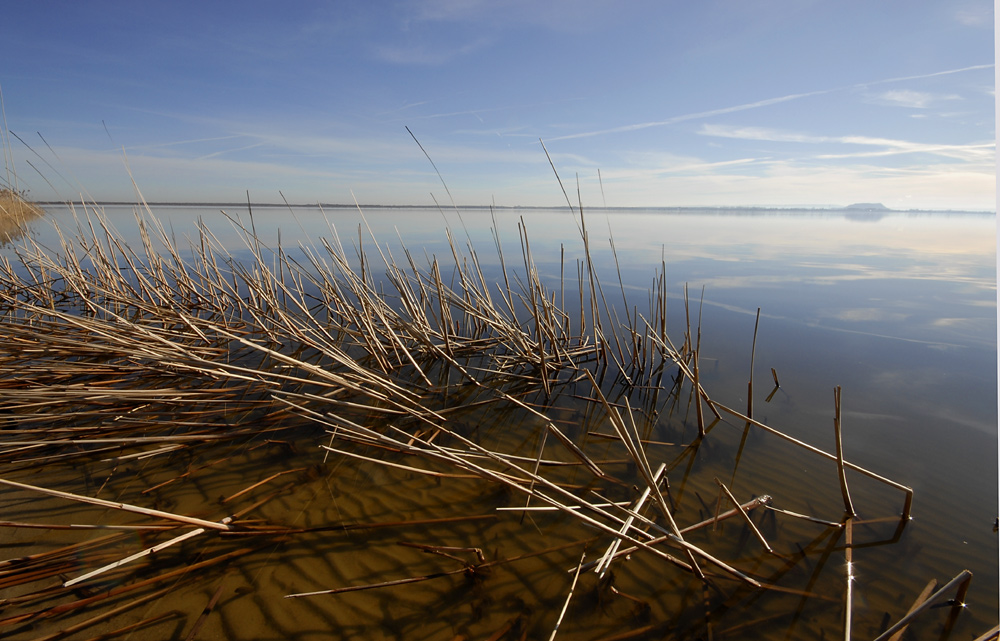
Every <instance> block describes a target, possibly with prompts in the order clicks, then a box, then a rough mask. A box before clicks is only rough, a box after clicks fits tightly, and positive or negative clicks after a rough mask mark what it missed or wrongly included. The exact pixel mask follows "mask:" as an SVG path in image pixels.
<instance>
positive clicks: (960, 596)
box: [875, 570, 972, 641]
mask: <svg viewBox="0 0 1000 641" xmlns="http://www.w3.org/2000/svg"><path fill="white" fill-rule="evenodd" d="M971 581H972V572H970V571H968V570H962V571H961V572H959V573H958V575H957V576H955V578H953V579H952V580H951V581H948V582H947V583H945V584H944V585H943V586H942V587H941V588H940V589H938V590H937V591H936V592H935V593H934V594H932V595H930V596H929V597H927V599H926V600H925V601H924V602H923V603H921V604H920V605H918V606H917V607H916V608H911V609H910V611H909V612H908V613H907V614H906V616H904V617H903V618H902V619H900V620H899V621H897V622H896V623H895V624H893V625H892V626H890V627H889V629H887V630H886V631H885V632H883V633H882V634H880V635H879V636H877V637H876V638H875V641H887V639H889V638H890V637H892V636H893V635H894V634H896V633H897V632H898V631H900V630H902V629H903V628H905V627H906V626H907V625H909V623H910V621H912V620H913V619H915V618H916V617H917V616H918V615H920V614H921V613H922V612H924V611H925V610H927V609H928V608H930V607H931V606H932V605H934V603H935V602H936V601H938V600H939V599H940V598H941V597H943V596H945V595H946V594H948V593H949V592H950V591H951V590H952V589H954V588H955V587H956V586H957V587H958V593H957V594H956V596H955V599H954V605H953V607H956V608H958V607H965V602H964V599H965V593H966V591H967V590H968V589H969V583H970V582H971Z"/></svg>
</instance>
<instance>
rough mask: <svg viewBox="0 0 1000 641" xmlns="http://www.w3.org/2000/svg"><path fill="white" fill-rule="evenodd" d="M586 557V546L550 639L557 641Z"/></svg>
mask: <svg viewBox="0 0 1000 641" xmlns="http://www.w3.org/2000/svg"><path fill="white" fill-rule="evenodd" d="M586 558H587V550H586V548H584V550H583V554H581V555H580V562H579V563H577V564H576V574H574V575H573V582H572V583H571V584H570V586H569V593H567V594H566V600H565V601H564V602H563V607H562V610H560V611H559V617H558V618H557V619H556V625H555V627H553V628H552V634H550V635H549V641H555V638H556V633H557V632H559V626H560V625H562V621H563V617H565V616H566V610H568V609H569V602H570V599H572V598H573V592H574V591H575V590H576V582H577V580H578V579H579V578H580V568H582V567H583V562H584V560H585V559H586Z"/></svg>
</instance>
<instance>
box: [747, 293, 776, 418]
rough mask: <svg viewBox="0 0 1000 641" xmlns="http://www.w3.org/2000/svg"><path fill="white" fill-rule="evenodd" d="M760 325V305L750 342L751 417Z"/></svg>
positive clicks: (749, 412)
mask: <svg viewBox="0 0 1000 641" xmlns="http://www.w3.org/2000/svg"><path fill="white" fill-rule="evenodd" d="M758 326H760V307H758V308H757V319H756V320H755V321H754V323H753V342H752V343H750V380H749V381H748V382H747V416H749V417H750V418H753V363H754V358H755V357H756V355H757V328H758ZM772 371H773V370H772ZM747 427H750V426H749V425H747Z"/></svg>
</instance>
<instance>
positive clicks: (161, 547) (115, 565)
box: [63, 528, 205, 588]
mask: <svg viewBox="0 0 1000 641" xmlns="http://www.w3.org/2000/svg"><path fill="white" fill-rule="evenodd" d="M204 531H205V529H204V528H197V529H194V530H191V531H190V532H185V533H184V534H181V535H180V536H175V537H174V538H172V539H170V540H167V541H164V542H163V543H160V544H158V545H154V546H153V547H151V548H146V549H145V550H143V551H142V552H137V553H136V554H132V555H130V556H127V557H125V558H124V559H121V560H119V561H115V562H114V563H109V564H108V565H105V566H103V567H100V568H97V569H96V570H93V571H92V572H87V573H86V574H83V575H81V576H78V577H76V578H75V579H70V580H68V581H64V582H63V587H64V588H68V587H71V586H74V585H76V584H77V583H82V582H84V581H86V580H87V579H92V578H93V577H95V576H98V575H100V574H104V573H105V572H107V571H108V570H114V569H115V568H118V567H121V566H123V565H125V564H126V563H131V562H132V561H135V560H137V559H141V558H143V557H145V556H149V555H150V554H155V553H157V552H159V551H160V550H165V549H167V548H168V547H170V546H172V545H175V544H177V543H180V542H182V541H186V540H188V539H190V538H192V537H195V536H198V535H199V534H201V533H203V532H204Z"/></svg>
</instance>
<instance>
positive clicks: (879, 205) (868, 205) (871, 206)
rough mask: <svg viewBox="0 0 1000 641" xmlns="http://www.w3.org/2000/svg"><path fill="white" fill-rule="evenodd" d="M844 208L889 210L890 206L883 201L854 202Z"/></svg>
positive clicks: (853, 209)
mask: <svg viewBox="0 0 1000 641" xmlns="http://www.w3.org/2000/svg"><path fill="white" fill-rule="evenodd" d="M844 209H850V210H852V211H889V208H888V207H886V206H885V205H883V204H882V203H854V204H853V205H848V206H847V207H844Z"/></svg>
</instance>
